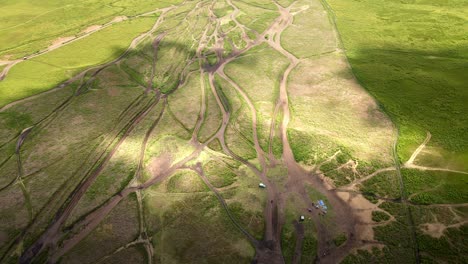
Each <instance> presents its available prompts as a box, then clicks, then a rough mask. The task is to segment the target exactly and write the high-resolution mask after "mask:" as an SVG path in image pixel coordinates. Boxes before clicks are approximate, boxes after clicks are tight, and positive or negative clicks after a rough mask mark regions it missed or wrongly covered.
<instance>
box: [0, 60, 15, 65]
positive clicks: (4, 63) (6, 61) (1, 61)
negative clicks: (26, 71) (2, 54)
mask: <svg viewBox="0 0 468 264" xmlns="http://www.w3.org/2000/svg"><path fill="white" fill-rule="evenodd" d="M12 62H15V61H9V60H0V65H8V64H10V63H12Z"/></svg>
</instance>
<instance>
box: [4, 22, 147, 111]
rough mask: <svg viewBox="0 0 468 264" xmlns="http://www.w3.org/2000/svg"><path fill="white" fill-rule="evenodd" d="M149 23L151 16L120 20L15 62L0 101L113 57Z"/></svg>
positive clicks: (46, 86)
mask: <svg viewBox="0 0 468 264" xmlns="http://www.w3.org/2000/svg"><path fill="white" fill-rule="evenodd" d="M153 23H154V17H153V18H140V19H136V20H130V21H128V22H122V23H120V24H117V25H113V26H111V27H108V28H106V29H103V30H102V31H100V32H97V33H95V34H92V35H91V36H89V37H87V38H85V39H81V40H78V41H76V42H73V43H71V44H69V45H67V46H65V47H63V48H61V49H57V50H54V51H52V52H50V53H47V54H45V55H42V56H39V57H36V58H34V59H31V60H28V61H25V62H22V63H20V64H18V65H15V66H14V67H13V68H12V69H11V71H10V72H9V73H8V76H7V78H6V79H5V80H3V81H2V82H1V83H0V98H1V99H0V105H1V106H4V105H6V104H8V103H10V102H13V101H16V100H18V99H22V98H25V97H28V96H31V95H35V94H38V93H41V92H44V91H47V90H49V89H51V88H53V87H55V86H57V85H58V84H60V83H62V82H64V81H65V80H68V79H69V78H71V77H73V76H74V75H76V74H77V73H79V72H80V71H83V70H84V69H86V68H89V67H91V66H95V65H99V64H103V63H105V62H108V61H111V60H112V59H115V58H117V57H118V56H119V55H121V54H122V53H123V52H124V51H125V49H126V47H127V46H128V45H129V44H130V42H131V41H132V40H133V39H134V38H135V37H136V36H138V35H139V34H140V33H142V32H145V31H148V30H149V29H150V28H151V26H152V25H153ZM122 36H124V37H122Z"/></svg>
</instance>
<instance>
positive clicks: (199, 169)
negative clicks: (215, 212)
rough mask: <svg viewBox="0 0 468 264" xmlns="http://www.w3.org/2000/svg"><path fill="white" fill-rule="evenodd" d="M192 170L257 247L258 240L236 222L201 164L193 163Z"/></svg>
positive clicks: (232, 220) (233, 221)
mask: <svg viewBox="0 0 468 264" xmlns="http://www.w3.org/2000/svg"><path fill="white" fill-rule="evenodd" d="M192 170H193V171H195V172H196V173H197V174H198V175H199V176H200V178H201V179H202V180H203V182H204V183H205V184H206V185H207V186H208V188H210V190H211V191H212V192H213V193H214V194H215V196H216V198H217V199H218V200H219V202H220V203H221V206H222V207H223V208H224V210H225V211H226V213H227V214H228V217H229V219H231V222H232V223H233V224H234V225H235V226H236V228H237V229H238V230H239V231H241V232H242V233H243V234H244V235H245V237H246V238H247V239H248V240H249V242H250V244H252V245H253V246H254V247H258V245H259V242H258V241H257V239H255V238H254V237H253V236H252V235H251V234H250V233H249V231H247V230H246V229H245V228H244V227H242V226H241V225H240V224H239V222H237V220H236V218H235V217H234V216H233V215H232V214H231V211H230V210H229V207H228V205H227V203H226V201H225V200H224V198H223V197H222V196H221V194H220V193H219V192H218V190H217V189H216V188H215V187H214V186H213V185H212V184H211V183H210V181H209V180H208V178H207V177H206V175H205V172H204V171H203V168H202V166H201V164H200V163H197V165H195V166H194V167H193V168H192Z"/></svg>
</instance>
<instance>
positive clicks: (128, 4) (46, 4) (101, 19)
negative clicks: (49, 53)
mask: <svg viewBox="0 0 468 264" xmlns="http://www.w3.org/2000/svg"><path fill="white" fill-rule="evenodd" d="M135 2H136V1H134V0H81V1H74V0H47V1H33V0H21V1H17V0H3V1H1V11H2V12H0V59H1V58H7V59H13V58H21V57H23V56H24V55H26V54H32V53H34V52H36V51H38V50H41V49H44V48H46V47H47V46H48V45H50V44H51V43H52V41H53V40H54V39H56V38H58V37H68V36H74V35H76V34H78V33H79V32H81V31H82V30H84V29H86V28H87V27H89V26H91V25H100V24H104V23H107V22H109V21H111V20H112V19H114V18H115V17H117V16H127V17H132V16H135V15H138V14H142V13H145V12H150V11H153V10H155V9H157V8H163V7H167V6H170V5H172V4H178V3H180V2H181V0H158V1H150V0H141V1H137V2H138V4H136V3H135Z"/></svg>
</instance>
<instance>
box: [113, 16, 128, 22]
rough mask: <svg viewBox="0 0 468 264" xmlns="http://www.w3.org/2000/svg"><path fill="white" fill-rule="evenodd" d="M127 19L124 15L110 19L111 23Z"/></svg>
mask: <svg viewBox="0 0 468 264" xmlns="http://www.w3.org/2000/svg"><path fill="white" fill-rule="evenodd" d="M127 19H128V17H126V16H117V17H115V18H114V19H112V21H111V23H119V22H122V21H125V20H127Z"/></svg>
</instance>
